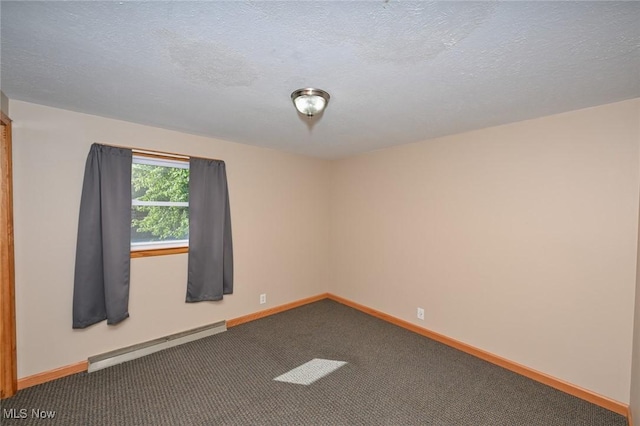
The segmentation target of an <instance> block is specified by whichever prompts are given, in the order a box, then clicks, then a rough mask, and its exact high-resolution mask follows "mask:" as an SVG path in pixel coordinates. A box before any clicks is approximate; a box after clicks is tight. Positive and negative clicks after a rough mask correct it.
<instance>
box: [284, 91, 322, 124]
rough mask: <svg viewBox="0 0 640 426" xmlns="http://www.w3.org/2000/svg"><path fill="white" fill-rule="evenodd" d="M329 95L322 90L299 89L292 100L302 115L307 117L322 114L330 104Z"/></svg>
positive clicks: (292, 96)
mask: <svg viewBox="0 0 640 426" xmlns="http://www.w3.org/2000/svg"><path fill="white" fill-rule="evenodd" d="M329 98H330V96H329V94H328V93H327V92H325V91H324V90H320V89H311V88H309V89H299V90H296V91H294V92H293V93H292V94H291V100H293V105H294V106H295V107H296V109H297V110H298V112H300V114H304V115H306V116H307V117H313V116H314V115H316V114H318V113H320V112H322V110H323V109H325V108H326V106H327V104H328V103H329Z"/></svg>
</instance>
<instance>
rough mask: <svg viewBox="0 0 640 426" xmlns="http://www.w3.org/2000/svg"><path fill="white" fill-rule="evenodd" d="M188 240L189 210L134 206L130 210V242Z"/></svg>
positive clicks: (184, 208) (185, 208)
mask: <svg viewBox="0 0 640 426" xmlns="http://www.w3.org/2000/svg"><path fill="white" fill-rule="evenodd" d="M188 239H189V208H188V207H163V206H161V207H158V206H151V207H148V206H134V207H132V208H131V242H132V243H141V242H151V241H176V240H188Z"/></svg>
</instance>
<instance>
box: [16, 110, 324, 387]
mask: <svg viewBox="0 0 640 426" xmlns="http://www.w3.org/2000/svg"><path fill="white" fill-rule="evenodd" d="M11 116H12V119H13V120H14V121H13V138H14V139H13V146H14V197H15V200H14V208H15V249H16V254H15V260H16V305H17V335H18V377H25V376H28V375H31V374H34V373H39V372H42V371H46V370H50V369H53V368H57V367H60V366H64V365H67V364H71V363H75V362H78V361H82V360H86V359H87V357H89V356H92V355H96V354H100V353H103V352H105V351H109V350H112V349H116V348H121V347H124V346H127V345H131V344H134V343H138V342H142V341H147V340H150V339H153V338H157V337H161V336H165V335H167V334H170V333H174V332H179V331H182V330H187V329H191V328H193V327H197V326H201V325H204V324H209V323H212V322H216V321H219V320H223V319H230V318H234V317H238V316H242V315H245V314H248V313H252V312H256V311H259V310H262V309H266V308H268V307H272V306H276V305H280V304H283V303H287V302H291V301H295V300H298V299H301V298H304V297H309V296H312V295H316V294H318V293H320V292H321V291H324V289H325V283H326V280H327V279H326V267H327V264H328V218H329V212H328V205H329V203H328V197H329V187H328V182H329V179H328V172H329V168H328V164H327V163H326V162H325V161H320V160H314V159H308V158H304V157H300V156H295V155H290V154H286V153H282V152H277V151H273V150H269V149H264V148H257V147H252V146H247V145H241V144H234V143H229V142H222V141H218V140H213V139H208V138H203V137H197V136H192V135H186V134H181V133H177V132H171V131H167V130H161V129H157V128H151V127H146V126H141V125H136V124H131V123H127V122H122V121H116V120H110V119H105V118H100V117H95V116H90V115H84V114H79V113H74V112H69V111H64V110H60V109H54V108H48V107H44V106H39V105H34V104H29V103H24V102H18V101H13V100H12V101H11ZM93 142H100V143H106V144H114V145H125V146H132V147H138V148H148V149H154V150H160V151H169V152H178V153H183V154H189V155H197V156H203V157H210V158H219V159H223V160H224V161H225V162H226V164H227V173H228V179H229V192H230V202H231V212H232V227H233V243H234V255H235V292H234V294H233V295H230V296H225V298H224V300H223V301H222V302H202V303H196V304H186V303H184V298H185V292H186V272H187V271H186V268H187V255H185V254H183V255H173V256H161V257H152V258H142V259H132V262H131V294H130V304H129V308H130V314H131V317H130V318H129V319H127V320H126V321H124V322H123V323H121V324H120V325H118V326H107V325H106V323H104V322H103V323H100V324H98V325H95V326H93V327H90V328H88V329H85V330H75V331H74V330H72V329H71V300H72V294H73V270H74V261H75V243H76V233H77V223H78V208H79V203H80V192H81V187H82V176H83V173H84V163H85V160H86V156H87V154H88V152H89V147H90V145H91V143H93ZM260 293H267V301H268V303H267V304H266V305H260V304H259V294H260Z"/></svg>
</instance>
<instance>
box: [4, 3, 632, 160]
mask: <svg viewBox="0 0 640 426" xmlns="http://www.w3.org/2000/svg"><path fill="white" fill-rule="evenodd" d="M0 13H1V22H0V24H1V26H0V34H1V37H2V50H1V56H0V60H1V65H2V67H1V72H2V74H1V78H0V83H1V89H2V91H3V92H4V93H5V94H6V95H7V96H8V97H9V98H10V99H17V100H24V101H28V102H34V103H39V104H44V105H50V106H55V107H59V108H64V109H69V110H74V111H81V112H85V113H89V114H95V115H100V116H105V117H113V118H118V119H122V120H127V121H132V122H137V123H143V124H150V125H154V126H159V127H164V128H170V129H174V130H180V131H185V132H189V133H194V134H200V135H206V136H212V137H215V138H219V139H225V140H229V141H236V142H241V143H246V144H252V145H259V146H266V147H271V148H275V149H280V150H284V151H290V152H297V153H301V154H305V155H311V156H316V157H323V158H338V157H344V156H347V155H351V154H355V153H358V152H363V151H370V150H374V149H379V148H382V147H387V146H391V145H397V144H404V143H409V142H416V141H421V140H425V139H428V138H432V137H436V136H442V135H447V134H453V133H459V132H463V131H467V130H472V129H478V128H483V127H488V126H493V125H498V124H504V123H509V122H514V121H519V120H523V119H527V118H534V117H539V116H544V115H549V114H554V113H558V112H563V111H569V110H574V109H579V108H584V107H589V106H594V105H600V104H604V103H610V102H616V101H620V100H623V99H629V98H634V97H640V3H638V2H602V3H600V2H598V3H596V2H505V3H501V2H500V3H496V2H478V3H474V2H398V1H394V0H391V1H366V2H289V1H286V2H257V3H247V2H126V1H124V2H117V1H110V2H99V1H88V2H7V1H2V2H1V3H0ZM301 87H318V88H321V89H324V90H326V91H328V92H329V93H330V94H331V102H330V103H329V106H328V108H327V110H326V112H325V113H324V114H323V116H322V117H319V118H318V117H316V118H315V119H313V120H312V121H311V122H308V121H307V120H306V119H304V118H302V117H299V116H298V115H297V114H296V112H295V109H294V108H293V105H292V103H291V100H290V98H289V95H290V94H291V92H292V91H293V90H295V89H298V88H301ZM113 142H116V141H113Z"/></svg>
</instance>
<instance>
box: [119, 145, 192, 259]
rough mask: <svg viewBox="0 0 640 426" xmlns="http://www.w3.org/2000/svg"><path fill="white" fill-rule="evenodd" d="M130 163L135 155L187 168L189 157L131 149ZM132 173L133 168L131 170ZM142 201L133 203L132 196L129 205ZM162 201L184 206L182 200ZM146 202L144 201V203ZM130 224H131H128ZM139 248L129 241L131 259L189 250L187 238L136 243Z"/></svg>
mask: <svg viewBox="0 0 640 426" xmlns="http://www.w3.org/2000/svg"><path fill="white" fill-rule="evenodd" d="M132 154H133V155H132V165H133V163H134V159H135V158H136V157H138V158H141V159H144V158H149V159H152V160H156V162H157V163H161V162H162V161H166V162H167V163H168V162H171V163H186V165H187V167H185V168H189V157H188V156H185V155H178V154H168V153H159V152H155V151H144V150H136V149H134V150H132ZM144 163H145V162H144V161H143V162H137V164H144ZM149 163H152V161H149ZM153 165H159V164H153ZM166 167H171V166H170V165H167V166H166ZM132 173H133V170H132ZM141 203H143V202H137V203H134V200H133V197H132V198H131V206H132V207H133V206H134V205H143V204H141ZM162 203H170V204H167V205H176V206H184V204H185V203H183V202H175V203H173V202H162ZM145 204H146V203H145ZM186 204H187V205H186V207H188V203H186ZM130 225H131V224H130ZM154 245H157V246H159V247H156V248H154V247H153V246H154ZM137 247H139V248H136V246H134V243H130V249H129V252H130V257H131V258H132V259H134V258H140V257H150V256H165V255H171V254H182V253H188V252H189V240H188V239H187V240H178V241H175V242H169V243H167V242H163V241H158V242H152V243H144V245H142V244H138V246H137Z"/></svg>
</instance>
